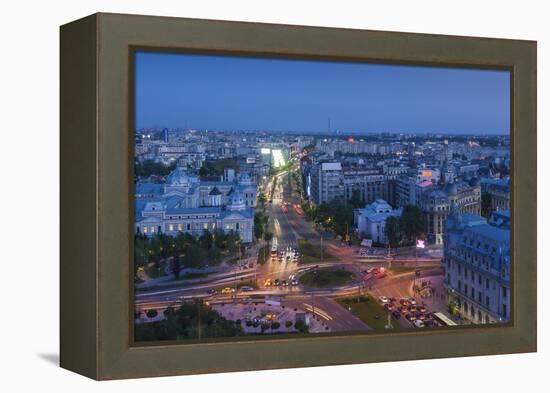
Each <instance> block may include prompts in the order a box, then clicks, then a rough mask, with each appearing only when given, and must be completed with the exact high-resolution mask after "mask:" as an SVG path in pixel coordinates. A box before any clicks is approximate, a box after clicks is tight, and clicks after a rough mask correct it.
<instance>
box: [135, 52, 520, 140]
mask: <svg viewBox="0 0 550 393" xmlns="http://www.w3.org/2000/svg"><path fill="white" fill-rule="evenodd" d="M135 66H136V72H135V76H136V126H137V128H144V127H169V128H175V127H185V126H187V127H190V128H199V129H204V128H206V129H233V130H240V129H243V130H258V129H261V130H268V131H276V130H285V131H307V132H311V131H319V132H325V131H326V130H327V123H328V120H327V119H328V118H329V117H330V118H331V125H332V130H333V131H334V130H339V131H341V132H342V133H344V134H345V133H346V132H350V133H359V132H404V133H420V132H422V133H424V132H431V133H471V134H508V133H509V131H510V121H509V120H510V87H509V86H510V74H509V72H507V71H493V70H473V69H458V68H439V67H437V68H436V67H420V66H402V65H381V64H366V63H346V62H331V61H311V60H287V59H269V58H254V57H230V56H209V55H190V54H169V53H155V52H138V53H137V54H136V65H135Z"/></svg>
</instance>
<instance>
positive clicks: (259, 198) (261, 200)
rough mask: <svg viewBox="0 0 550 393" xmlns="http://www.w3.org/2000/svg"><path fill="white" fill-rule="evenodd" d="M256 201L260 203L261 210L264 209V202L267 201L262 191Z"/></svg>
mask: <svg viewBox="0 0 550 393" xmlns="http://www.w3.org/2000/svg"><path fill="white" fill-rule="evenodd" d="M258 202H260V204H261V205H262V210H263V209H265V204H266V202H267V196H266V195H265V194H264V193H263V192H262V193H260V195H258Z"/></svg>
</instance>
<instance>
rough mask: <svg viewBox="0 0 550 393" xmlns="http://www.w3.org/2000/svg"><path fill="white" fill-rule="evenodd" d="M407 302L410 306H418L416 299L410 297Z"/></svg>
mask: <svg viewBox="0 0 550 393" xmlns="http://www.w3.org/2000/svg"><path fill="white" fill-rule="evenodd" d="M407 300H408V301H409V303H410V304H412V305H413V306H416V299H415V298H414V297H410V298H408V299H407Z"/></svg>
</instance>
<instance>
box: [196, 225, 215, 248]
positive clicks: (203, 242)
mask: <svg viewBox="0 0 550 393" xmlns="http://www.w3.org/2000/svg"><path fill="white" fill-rule="evenodd" d="M199 243H200V246H201V248H203V249H204V250H209V249H210V247H212V244H214V236H213V235H212V232H210V231H209V230H208V229H205V230H204V232H203V234H202V236H201V237H200V238H199Z"/></svg>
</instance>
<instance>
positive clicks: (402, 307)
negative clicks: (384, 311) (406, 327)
mask: <svg viewBox="0 0 550 393" xmlns="http://www.w3.org/2000/svg"><path fill="white" fill-rule="evenodd" d="M399 311H400V312H401V314H407V313H408V312H409V309H408V308H407V306H401V308H399Z"/></svg>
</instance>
